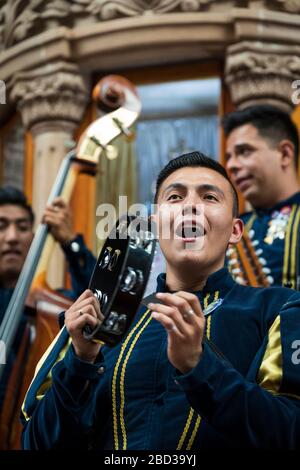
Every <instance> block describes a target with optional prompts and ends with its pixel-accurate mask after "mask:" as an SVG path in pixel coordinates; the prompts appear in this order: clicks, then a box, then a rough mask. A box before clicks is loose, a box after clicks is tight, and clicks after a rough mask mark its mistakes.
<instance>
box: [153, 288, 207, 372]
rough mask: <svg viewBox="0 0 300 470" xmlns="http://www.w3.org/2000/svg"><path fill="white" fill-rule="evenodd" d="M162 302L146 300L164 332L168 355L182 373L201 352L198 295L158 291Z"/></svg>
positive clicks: (190, 368) (202, 324) (193, 362)
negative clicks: (166, 333)
mask: <svg viewBox="0 0 300 470" xmlns="http://www.w3.org/2000/svg"><path fill="white" fill-rule="evenodd" d="M156 297H157V298H158V299H159V300H161V301H162V302H163V303H164V304H151V303H150V304H149V305H148V307H149V309H150V310H152V316H153V318H155V320H157V321H158V322H159V323H161V325H162V326H164V327H165V329H166V330H167V332H168V358H169V361H170V362H171V363H172V364H173V366H174V367H176V369H178V370H179V371H180V372H182V373H183V374H185V373H187V372H189V371H190V370H192V369H193V368H194V367H195V366H196V365H197V364H198V362H199V360H200V357H201V354H202V340H203V335H204V328H205V318H204V315H203V312H202V309H201V305H200V302H199V300H198V298H197V297H196V296H195V295H194V294H191V293H189V292H182V291H180V292H176V293H175V294H168V293H158V294H156Z"/></svg>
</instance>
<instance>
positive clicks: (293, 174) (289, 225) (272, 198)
mask: <svg viewBox="0 0 300 470" xmlns="http://www.w3.org/2000/svg"><path fill="white" fill-rule="evenodd" d="M223 128H224V131H225V135H226V137H227V142H226V154H225V161H226V164H225V166H226V169H227V171H228V173H229V176H230V178H231V180H232V182H233V184H234V185H235V186H236V188H237V189H239V191H240V192H241V194H242V195H243V196H244V198H245V200H246V201H247V202H248V203H250V204H251V206H252V209H251V210H250V211H249V212H246V213H245V214H243V215H242V216H241V218H242V220H243V221H244V223H245V230H246V233H248V235H249V237H250V239H251V241H252V244H253V247H254V248H255V251H256V255H257V257H258V260H259V262H260V264H261V266H262V270H263V273H264V274H265V277H266V279H267V281H268V283H269V284H270V285H284V286H287V287H292V288H299V280H298V276H299V274H298V273H299V262H300V256H299V254H298V245H299V241H298V238H299V229H300V225H299V224H300V192H299V181H298V169H297V168H298V154H299V137H298V132H297V128H296V126H295V124H294V123H293V122H292V120H291V118H290V116H289V115H288V114H287V113H285V112H284V111H281V110H280V109H277V108H276V107H274V106H271V105H257V106H251V107H249V108H246V109H244V110H241V111H236V112H233V113H230V114H228V115H227V116H225V118H224V119H223ZM231 255H232V250H231ZM237 256H238V255H237V253H235V255H234V257H235V258H236V257H237ZM237 261H238V260H237ZM233 264H234V263H232V264H231V265H233ZM231 274H233V275H234V277H235V279H236V280H237V281H239V280H240V274H239V272H238V269H237V270H235V271H234V272H231ZM297 281H298V282H297Z"/></svg>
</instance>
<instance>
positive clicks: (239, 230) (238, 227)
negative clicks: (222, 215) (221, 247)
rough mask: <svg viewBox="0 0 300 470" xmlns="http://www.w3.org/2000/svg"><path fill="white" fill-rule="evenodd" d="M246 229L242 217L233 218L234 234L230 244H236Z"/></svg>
mask: <svg viewBox="0 0 300 470" xmlns="http://www.w3.org/2000/svg"><path fill="white" fill-rule="evenodd" d="M243 231H244V222H243V221H242V220H241V219H233V224H232V234H231V237H230V239H229V244H232V245H236V244H237V243H238V242H239V241H240V239H241V238H242V235H243Z"/></svg>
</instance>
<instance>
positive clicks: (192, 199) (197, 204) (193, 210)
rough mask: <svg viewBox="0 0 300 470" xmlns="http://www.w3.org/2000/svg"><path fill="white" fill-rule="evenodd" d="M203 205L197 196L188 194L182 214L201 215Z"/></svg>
mask: <svg viewBox="0 0 300 470" xmlns="http://www.w3.org/2000/svg"><path fill="white" fill-rule="evenodd" d="M202 208H203V204H202V203H201V198H200V197H199V196H198V195H197V194H193V193H192V194H189V195H188V197H187V198H186V200H185V203H184V206H183V208H182V213H183V214H184V215H188V214H196V215H198V214H201V212H202Z"/></svg>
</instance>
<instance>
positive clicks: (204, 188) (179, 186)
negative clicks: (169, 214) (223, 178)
mask: <svg viewBox="0 0 300 470" xmlns="http://www.w3.org/2000/svg"><path fill="white" fill-rule="evenodd" d="M186 188H187V186H186V185H185V184H182V183H172V184H170V185H169V186H167V187H166V189H165V190H164V191H163V194H165V193H166V192H167V191H169V190H171V189H186ZM196 189H197V190H198V191H199V190H200V191H215V192H216V193H218V194H220V196H222V197H224V192H223V191H222V189H220V188H219V187H218V186H215V185H214V184H199V185H198V186H196Z"/></svg>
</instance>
